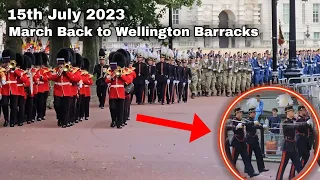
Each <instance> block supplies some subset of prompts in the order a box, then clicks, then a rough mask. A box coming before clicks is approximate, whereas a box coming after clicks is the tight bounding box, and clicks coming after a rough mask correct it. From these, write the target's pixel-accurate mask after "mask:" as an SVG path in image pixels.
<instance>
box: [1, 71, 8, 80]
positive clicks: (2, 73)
mask: <svg viewBox="0 0 320 180" xmlns="http://www.w3.org/2000/svg"><path fill="white" fill-rule="evenodd" d="M0 77H1V81H5V80H6V79H7V78H6V69H4V68H0Z"/></svg>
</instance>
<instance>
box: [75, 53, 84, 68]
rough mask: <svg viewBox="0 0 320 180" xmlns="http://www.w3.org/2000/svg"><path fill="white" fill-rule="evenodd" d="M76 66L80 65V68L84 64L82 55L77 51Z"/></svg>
mask: <svg viewBox="0 0 320 180" xmlns="http://www.w3.org/2000/svg"><path fill="white" fill-rule="evenodd" d="M75 66H76V67H78V68H81V67H82V66H83V59H82V56H81V55H80V54H79V53H76V62H75Z"/></svg>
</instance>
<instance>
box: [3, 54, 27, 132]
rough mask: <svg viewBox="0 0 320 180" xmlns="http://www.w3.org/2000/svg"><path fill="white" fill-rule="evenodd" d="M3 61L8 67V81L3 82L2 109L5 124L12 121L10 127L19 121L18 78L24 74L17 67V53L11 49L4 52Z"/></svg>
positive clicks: (4, 65)
mask: <svg viewBox="0 0 320 180" xmlns="http://www.w3.org/2000/svg"><path fill="white" fill-rule="evenodd" d="M2 63H3V64H2V66H3V67H4V68H5V69H6V72H5V75H6V81H3V82H2V109H3V116H4V120H5V122H4V124H3V126H5V127H6V126H8V124H9V122H10V127H14V125H15V123H16V122H17V109H18V108H17V105H18V95H19V91H18V86H17V79H18V77H20V76H21V75H22V73H21V71H20V70H19V69H17V68H16V67H15V65H16V54H15V53H14V52H13V51H12V50H11V49H5V50H4V51H3V52H2ZM9 102H10V119H9Z"/></svg>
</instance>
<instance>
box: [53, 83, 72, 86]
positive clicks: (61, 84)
mask: <svg viewBox="0 0 320 180" xmlns="http://www.w3.org/2000/svg"><path fill="white" fill-rule="evenodd" d="M54 84H55V85H58V86H64V85H71V83H69V82H61V83H59V82H56V83H54Z"/></svg>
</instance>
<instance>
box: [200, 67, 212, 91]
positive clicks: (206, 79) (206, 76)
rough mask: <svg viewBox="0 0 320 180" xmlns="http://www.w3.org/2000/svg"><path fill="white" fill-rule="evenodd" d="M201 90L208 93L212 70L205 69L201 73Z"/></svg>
mask: <svg viewBox="0 0 320 180" xmlns="http://www.w3.org/2000/svg"><path fill="white" fill-rule="evenodd" d="M201 81H202V84H201V85H202V90H203V91H204V92H207V93H210V91H211V88H210V86H211V81H212V71H209V70H207V69H205V70H204V71H203V73H202V79H201Z"/></svg>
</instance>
